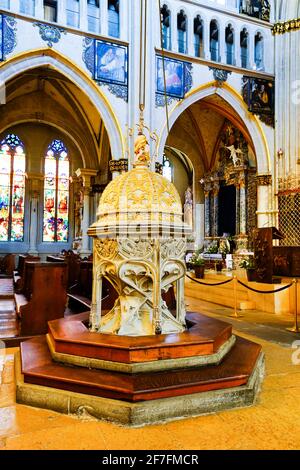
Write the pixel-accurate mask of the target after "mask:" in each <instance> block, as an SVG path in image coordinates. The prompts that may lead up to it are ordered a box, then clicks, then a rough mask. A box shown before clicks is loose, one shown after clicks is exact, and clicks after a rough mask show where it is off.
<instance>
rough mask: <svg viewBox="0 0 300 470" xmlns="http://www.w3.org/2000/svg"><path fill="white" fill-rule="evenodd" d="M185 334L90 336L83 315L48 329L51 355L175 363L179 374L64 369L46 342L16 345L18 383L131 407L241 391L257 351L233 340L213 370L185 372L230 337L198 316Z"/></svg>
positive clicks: (200, 368)
mask: <svg viewBox="0 0 300 470" xmlns="http://www.w3.org/2000/svg"><path fill="white" fill-rule="evenodd" d="M187 318H188V323H189V329H188V330H187V331H185V332H184V333H180V334H169V335H159V336H152V337H140V338H133V337H117V336H113V335H101V334H98V333H90V332H89V330H88V328H87V326H86V320H87V314H84V315H79V316H75V317H71V319H69V320H58V321H53V322H50V323H49V335H50V337H51V338H52V340H53V344H54V348H55V350H56V351H61V352H63V353H65V354H68V355H70V356H72V355H75V356H76V357H79V356H80V357H82V356H83V357H90V358H98V359H99V358H100V359H105V360H106V361H107V360H109V361H110V362H113V361H118V362H119V363H122V361H127V362H130V361H131V362H132V361H136V362H142V361H149V359H150V360H151V361H162V362H164V361H167V360H174V359H177V358H181V359H183V360H186V361H187V363H186V364H187V365H186V367H185V368H180V369H179V368H177V367H176V365H175V366H174V367H173V369H171V370H170V369H169V370H167V371H164V370H161V371H156V370H154V371H147V372H144V373H128V374H126V373H123V372H119V371H116V370H101V369H98V370H97V369H90V368H88V367H86V368H84V367H70V366H68V365H65V364H61V363H58V362H55V361H54V360H53V358H52V355H51V352H50V349H49V347H48V344H47V340H46V337H39V338H35V339H32V340H30V341H27V342H25V343H23V344H22V345H21V359H22V372H23V374H24V382H25V383H30V384H35V385H41V386H46V387H50V388H55V389H61V390H67V391H70V392H74V393H80V394H86V395H89V396H96V397H102V398H110V399H116V400H121V401H127V402H131V403H136V402H140V401H147V400H156V399H161V398H170V397H177V396H184V395H188V394H197V393H201V392H207V391H212V390H222V389H223V390H224V389H228V388H234V387H240V386H244V385H247V383H248V382H249V379H250V377H251V374H252V373H253V371H254V369H255V366H256V363H257V361H258V358H259V356H260V354H261V346H259V345H257V344H255V343H252V342H250V341H247V340H244V339H241V338H237V339H236V341H235V342H234V343H232V345H231V348H230V349H229V350H228V351H227V353H226V355H224V357H223V358H222V361H221V363H220V364H218V365H211V364H208V365H205V366H204V365H203V366H199V365H198V366H197V367H195V366H194V367H189V366H188V358H189V357H191V356H192V355H193V357H199V355H200V356H201V355H206V357H207V356H208V357H209V356H210V355H213V354H214V353H216V351H218V349H220V348H222V346H223V345H224V343H225V342H227V341H228V340H229V339H230V338H231V337H232V329H231V325H228V324H227V323H224V322H222V321H218V320H215V319H212V318H209V317H206V316H204V315H201V314H198V313H191V314H188V317H187Z"/></svg>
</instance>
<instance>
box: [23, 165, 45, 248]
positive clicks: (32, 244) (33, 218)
mask: <svg viewBox="0 0 300 470" xmlns="http://www.w3.org/2000/svg"><path fill="white" fill-rule="evenodd" d="M27 177H28V180H29V194H30V205H29V208H30V209H29V210H30V225H29V227H30V229H29V250H28V253H29V254H30V255H32V256H37V255H38V249H37V243H38V215H39V214H38V211H39V199H40V191H41V182H42V181H43V179H44V177H43V175H41V174H33V173H29V174H27Z"/></svg>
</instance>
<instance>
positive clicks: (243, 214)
mask: <svg viewBox="0 0 300 470" xmlns="http://www.w3.org/2000/svg"><path fill="white" fill-rule="evenodd" d="M246 233H247V199H246V183H245V179H244V177H243V178H242V179H241V181H240V234H241V235H246Z"/></svg>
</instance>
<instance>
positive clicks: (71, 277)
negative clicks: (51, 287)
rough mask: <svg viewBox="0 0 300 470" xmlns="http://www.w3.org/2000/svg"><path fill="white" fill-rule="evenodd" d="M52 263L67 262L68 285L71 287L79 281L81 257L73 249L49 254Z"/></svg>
mask: <svg viewBox="0 0 300 470" xmlns="http://www.w3.org/2000/svg"><path fill="white" fill-rule="evenodd" d="M47 261H49V262H50V263H66V265H67V287H68V289H70V288H71V287H72V286H74V285H75V284H76V283H77V282H78V277H79V272H80V263H81V261H82V260H81V258H80V256H79V255H78V254H76V253H74V252H73V251H72V250H69V251H64V252H62V253H61V254H59V255H48V256H47Z"/></svg>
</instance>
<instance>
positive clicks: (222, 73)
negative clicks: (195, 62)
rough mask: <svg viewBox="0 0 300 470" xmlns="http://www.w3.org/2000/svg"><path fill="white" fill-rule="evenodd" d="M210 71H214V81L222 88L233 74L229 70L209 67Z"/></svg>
mask: <svg viewBox="0 0 300 470" xmlns="http://www.w3.org/2000/svg"><path fill="white" fill-rule="evenodd" d="M209 70H212V72H213V76H214V79H215V80H216V82H217V84H218V86H222V85H223V83H225V82H227V80H228V76H229V75H231V73H232V72H230V71H229V70H223V69H217V68H215V67H209Z"/></svg>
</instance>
